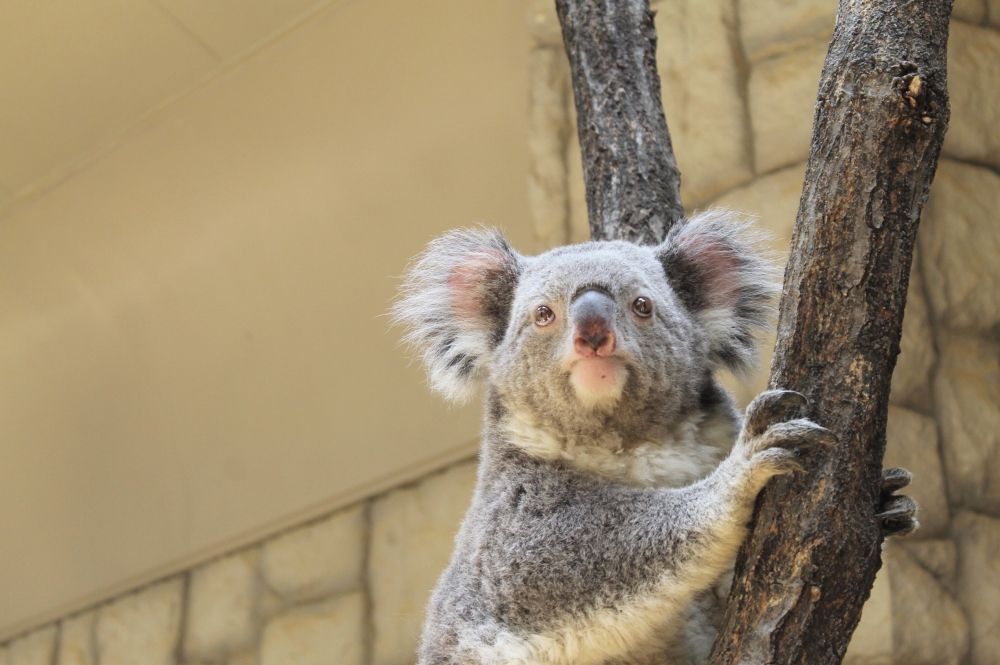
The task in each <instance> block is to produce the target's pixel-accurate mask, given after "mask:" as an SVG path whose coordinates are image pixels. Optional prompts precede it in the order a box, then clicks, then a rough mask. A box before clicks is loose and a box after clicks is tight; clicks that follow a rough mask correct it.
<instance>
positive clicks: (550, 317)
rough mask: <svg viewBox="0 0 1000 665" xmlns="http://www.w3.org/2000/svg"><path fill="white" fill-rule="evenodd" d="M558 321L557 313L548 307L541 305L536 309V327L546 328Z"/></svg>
mask: <svg viewBox="0 0 1000 665" xmlns="http://www.w3.org/2000/svg"><path fill="white" fill-rule="evenodd" d="M555 319H556V313H555V312H553V311H552V310H551V309H550V308H549V307H547V306H546V305H539V306H538V307H536V308H535V325H536V326H538V327H540V328H544V327H545V326H547V325H549V324H550V323H552V322H553V321H555Z"/></svg>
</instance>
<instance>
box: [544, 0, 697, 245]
mask: <svg viewBox="0 0 1000 665" xmlns="http://www.w3.org/2000/svg"><path fill="white" fill-rule="evenodd" d="M556 11H557V12H558V14H559V21H560V23H561V25H562V31H563V41H564V42H565V44H566V53H567V55H569V62H570V70H571V71H572V77H573V94H574V98H575V100H576V117H577V129H578V132H579V135H580V150H581V152H582V153H583V177H584V182H585V183H586V187H587V214H588V216H589V218H590V230H591V236H592V237H593V238H594V240H612V239H623V240H631V241H632V242H637V243H648V244H655V243H658V242H660V241H661V240H663V238H665V237H666V235H667V231H668V230H669V229H670V227H671V226H672V225H673V224H674V222H676V221H677V220H679V219H681V218H682V217H683V216H684V206H683V205H681V193H680V185H681V178H680V172H679V171H678V170H677V161H676V160H675V159H674V151H673V147H672V146H671V144H670V133H669V132H668V131H667V120H666V118H665V117H664V115H663V104H662V102H661V101H660V76H659V74H658V73H657V71H656V28H655V27H654V26H653V13H652V12H651V11H650V9H649V2H648V0H613V1H611V2H606V1H603V0H556Z"/></svg>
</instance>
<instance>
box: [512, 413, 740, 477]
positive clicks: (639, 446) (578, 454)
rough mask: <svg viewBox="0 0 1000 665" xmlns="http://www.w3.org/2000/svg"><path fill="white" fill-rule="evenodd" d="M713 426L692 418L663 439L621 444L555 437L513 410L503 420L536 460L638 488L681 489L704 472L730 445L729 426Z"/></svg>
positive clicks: (609, 437)
mask: <svg viewBox="0 0 1000 665" xmlns="http://www.w3.org/2000/svg"><path fill="white" fill-rule="evenodd" d="M718 429H719V430H720V431H719V432H718V435H716V433H715V432H714V431H713V429H712V428H706V427H705V426H704V424H703V423H698V422H696V421H692V422H690V423H684V424H682V425H680V426H679V427H678V428H677V430H676V432H675V433H674V436H672V437H670V440H669V441H642V442H625V441H622V440H621V438H620V437H618V436H617V435H616V434H615V433H613V432H609V433H607V434H606V435H603V436H601V437H599V438H591V439H586V440H579V439H572V438H569V437H566V436H559V435H556V434H553V433H551V432H549V431H547V430H546V429H545V428H543V427H540V426H538V425H537V424H536V423H535V422H533V421H532V419H531V418H530V417H529V416H524V415H521V414H516V413H515V414H513V416H512V417H511V418H510V419H509V420H508V421H507V423H506V430H507V434H508V436H509V438H510V441H511V442H512V443H514V444H515V445H517V446H519V447H520V448H521V449H522V450H524V451H525V452H527V453H528V454H529V455H531V456H533V457H535V458H537V459H544V460H550V461H556V460H560V461H563V462H566V463H567V464H569V465H570V466H573V467H574V468H577V469H579V470H581V471H586V472H588V473H592V474H594V475H597V476H600V477H603V478H607V479H608V480H613V481H617V482H621V483H626V484H629V485H634V486H638V487H681V486H683V485H687V484H690V483H692V482H694V481H696V480H698V479H700V478H703V477H704V476H706V475H707V474H708V473H709V472H711V470H712V469H714V468H715V467H716V466H717V465H718V464H719V461H720V460H721V459H722V458H723V457H724V456H725V454H726V453H727V452H728V450H729V448H730V447H731V445H732V441H733V435H732V428H731V425H729V424H728V423H726V424H724V426H722V427H719V428H718ZM716 439H717V440H716Z"/></svg>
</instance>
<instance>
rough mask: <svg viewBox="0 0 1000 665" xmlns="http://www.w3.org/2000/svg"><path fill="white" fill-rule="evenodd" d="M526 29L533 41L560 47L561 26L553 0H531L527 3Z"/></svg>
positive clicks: (561, 42) (561, 41)
mask: <svg viewBox="0 0 1000 665" xmlns="http://www.w3.org/2000/svg"><path fill="white" fill-rule="evenodd" d="M528 30H529V32H530V33H531V36H532V38H534V40H535V43H537V44H539V45H543V46H558V47H560V48H562V45H563V40H562V28H561V27H560V26H559V17H558V16H557V15H556V3H555V1H554V0H531V1H530V3H529V5H528Z"/></svg>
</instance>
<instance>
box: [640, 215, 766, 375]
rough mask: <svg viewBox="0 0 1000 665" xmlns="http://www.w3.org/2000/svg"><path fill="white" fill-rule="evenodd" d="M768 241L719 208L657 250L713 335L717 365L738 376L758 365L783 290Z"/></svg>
mask: <svg viewBox="0 0 1000 665" xmlns="http://www.w3.org/2000/svg"><path fill="white" fill-rule="evenodd" d="M763 240H764V238H763V234H762V233H761V232H760V231H758V230H755V229H754V228H753V225H752V223H751V222H750V221H749V220H748V219H747V218H745V217H743V216H741V215H740V214H738V213H735V212H733V211H730V210H725V209H720V208H715V209H711V210H708V211H707V212H704V213H701V214H699V215H696V216H695V217H693V218H691V219H687V220H684V221H681V222H679V223H678V224H676V225H675V226H674V227H673V228H672V229H671V230H670V233H669V234H667V239H666V240H665V241H664V242H663V244H662V245H660V246H659V247H657V248H656V254H657V257H658V258H659V260H660V263H662V264H663V270H664V271H665V272H666V275H667V281H669V282H670V285H671V286H672V287H673V289H674V292H675V293H676V294H677V296H678V297H679V298H680V300H681V302H682V303H683V304H684V305H685V306H686V307H687V308H688V310H689V311H690V312H691V313H692V314H693V316H694V318H695V319H696V320H697V321H698V322H699V323H700V324H701V325H702V327H703V328H704V330H705V331H706V333H707V334H708V339H709V347H710V350H711V354H712V360H713V362H715V363H716V364H719V365H724V366H726V367H728V368H729V369H730V370H732V371H734V372H737V373H738V372H741V371H744V370H747V369H749V368H751V367H752V366H753V364H754V362H755V361H756V359H757V340H756V337H757V335H758V333H760V332H761V331H763V330H764V329H765V328H767V327H768V326H769V323H770V322H771V319H772V317H773V314H774V299H775V296H776V295H777V292H778V290H779V286H778V282H777V277H778V268H777V266H776V265H775V263H774V262H773V261H771V260H770V258H769V257H767V256H766V255H765V253H764V252H763V251H762V250H761V248H760V247H761V245H762V243H763Z"/></svg>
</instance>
